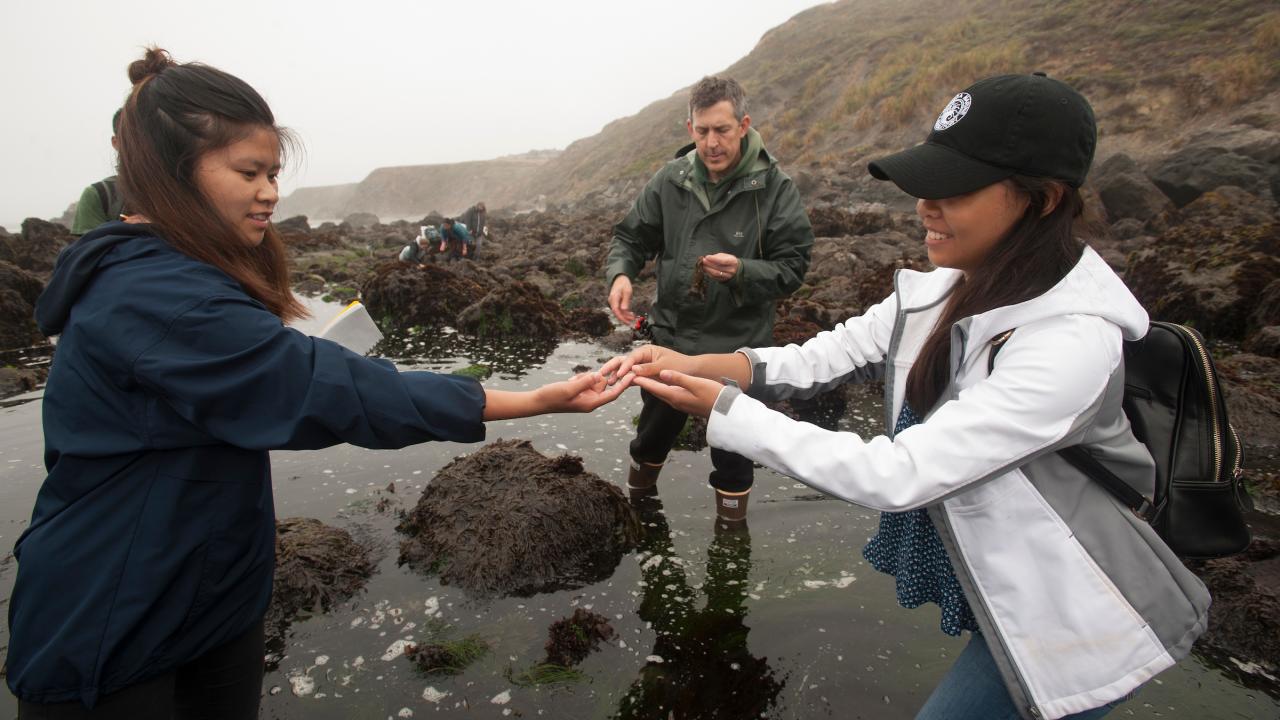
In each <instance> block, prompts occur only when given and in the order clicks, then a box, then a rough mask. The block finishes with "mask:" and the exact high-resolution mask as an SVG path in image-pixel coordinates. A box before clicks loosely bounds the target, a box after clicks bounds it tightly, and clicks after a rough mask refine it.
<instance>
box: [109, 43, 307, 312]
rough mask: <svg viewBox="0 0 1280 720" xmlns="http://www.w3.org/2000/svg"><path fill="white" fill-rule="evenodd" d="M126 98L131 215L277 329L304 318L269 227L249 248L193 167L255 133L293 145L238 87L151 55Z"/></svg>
mask: <svg viewBox="0 0 1280 720" xmlns="http://www.w3.org/2000/svg"><path fill="white" fill-rule="evenodd" d="M129 80H130V82H132V83H133V90H132V91H131V92H130V93H129V99H128V100H127V101H126V102H125V105H124V112H123V115H122V116H121V119H120V120H121V122H120V131H119V134H118V137H119V141H120V148H119V151H120V152H119V156H120V161H119V165H118V167H117V173H118V176H119V183H120V188H121V190H122V192H123V194H124V198H125V201H126V203H127V205H128V207H129V210H130V211H131V212H135V213H138V214H140V215H142V216H144V217H146V218H147V220H148V222H150V223H151V225H152V226H154V227H155V229H156V230H157V232H158V234H159V235H160V237H162V238H164V240H165V241H166V242H167V243H169V245H171V246H173V247H174V248H175V249H177V250H178V251H180V252H182V253H184V254H186V255H189V256H191V257H193V258H195V259H197V260H200V261H202V262H206V263H209V264H210V265H213V266H214V267H217V268H218V269H220V270H222V271H223V272H225V273H226V274H228V275H230V276H231V277H232V278H234V279H235V280H236V281H237V282H239V283H240V285H241V287H243V288H244V291H245V292H246V293H248V294H249V295H250V296H251V297H253V298H254V299H256V300H258V301H259V302H261V303H262V304H263V305H266V306H267V308H268V309H270V310H271V312H273V313H275V314H276V315H278V316H279V317H280V318H281V319H282V320H285V321H288V320H293V319H297V318H302V317H306V316H307V311H306V309H305V308H304V307H303V306H302V304H301V303H299V302H298V300H297V298H295V297H294V296H293V292H292V291H291V290H290V289H289V268H288V261H287V259H286V255H285V249H284V243H283V241H282V240H281V239H280V234H279V233H277V232H276V229H275V226H274V225H270V226H268V227H267V231H266V234H265V236H264V238H263V240H262V243H261V244H259V245H258V246H257V247H252V246H249V245H246V244H245V243H244V241H243V240H242V239H240V235H239V233H238V232H237V231H236V229H235V228H234V227H233V226H232V225H231V224H230V223H228V222H227V221H226V220H225V219H223V217H222V215H221V214H220V213H219V212H218V211H217V209H216V208H214V206H213V205H212V203H210V202H209V200H208V198H206V197H205V196H204V194H203V193H202V192H200V190H199V188H198V187H197V185H196V182H195V170H196V165H197V163H198V162H199V159H200V157H201V156H202V155H204V154H205V153H207V152H209V151H211V150H217V149H219V148H223V147H226V146H228V145H230V144H232V143H234V142H236V141H237V140H240V139H242V138H244V137H247V136H248V135H249V134H250V133H251V132H252V131H254V130H256V129H258V128H267V129H269V130H270V131H272V132H273V133H275V135H276V137H277V138H279V139H280V145H281V148H282V153H283V148H285V147H288V146H290V145H292V142H293V140H292V136H291V135H290V134H289V132H288V131H287V130H285V129H283V128H280V127H277V126H276V123H275V116H273V115H272V114H271V108H269V107H268V106H267V103H266V101H265V100H263V99H262V96H261V95H259V94H258V93H257V92H256V91H255V90H254V89H253V88H251V87H249V85H248V84H246V83H245V82H244V81H243V80H241V79H239V78H237V77H235V76H233V75H229V74H227V73H225V72H222V71H221V70H218V69H216V68H212V67H209V66H208V65H202V64H200V63H186V64H183V65H178V64H176V63H174V61H173V59H172V58H171V57H169V54H168V53H167V52H165V51H164V50H161V49H160V48H155V47H152V48H148V49H147V51H146V54H145V55H144V56H143V58H142V59H141V60H135V61H134V62H133V63H131V64H130V65H129Z"/></svg>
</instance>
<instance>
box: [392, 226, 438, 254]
mask: <svg viewBox="0 0 1280 720" xmlns="http://www.w3.org/2000/svg"><path fill="white" fill-rule="evenodd" d="M439 242H440V231H439V230H436V226H435V225H421V226H419V227H418V236H417V237H415V238H414V239H413V242H411V243H409V244H408V245H405V246H404V249H403V250H401V251H400V262H407V263H418V264H422V263H425V262H426V261H427V258H428V257H430V256H431V254H432V252H434V251H435V245H436V244H437V243H439Z"/></svg>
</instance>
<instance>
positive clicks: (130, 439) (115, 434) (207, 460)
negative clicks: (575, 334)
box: [7, 223, 484, 707]
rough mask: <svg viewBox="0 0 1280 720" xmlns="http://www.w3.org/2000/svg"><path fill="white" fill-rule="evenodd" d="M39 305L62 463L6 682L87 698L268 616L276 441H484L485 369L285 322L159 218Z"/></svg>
mask: <svg viewBox="0 0 1280 720" xmlns="http://www.w3.org/2000/svg"><path fill="white" fill-rule="evenodd" d="M36 320H37V322H38V323H39V325H40V327H41V330H43V331H44V332H45V333H46V334H50V335H52V334H59V333H60V334H61V338H60V339H59V342H58V346H57V351H56V352H55V354H54V361H53V367H52V370H51V371H50V374H49V381H48V385H47V387H46V390H45V396H44V436H45V467H46V469H47V471H48V477H47V478H46V479H45V481H44V484H43V485H42V486H41V488H40V492H39V495H38V496H37V498H36V505H35V510H34V511H33V512H32V516H31V524H30V525H29V526H28V527H27V529H26V531H25V532H24V533H23V534H22V536H21V537H20V538H18V542H17V546H16V547H15V549H14V556H15V557H16V558H17V559H18V573H17V578H16V581H15V586H14V590H13V596H12V598H11V601H10V604H9V630H10V641H9V656H8V678H7V679H8V684H9V688H10V689H11V690H12V691H13V693H14V694H15V695H17V696H18V697H20V698H22V699H24V700H27V701H30V702H43V703H48V702H63V701H70V700H76V699H79V700H81V701H82V702H83V703H84V704H85V705H86V706H90V707H92V705H93V704H94V703H95V702H96V701H97V699H98V697H99V696H100V695H104V694H109V693H111V692H113V691H116V690H119V689H121V688H123V687H125V686H128V685H131V684H134V683H136V682H139V681H142V680H145V679H147V678H148V677H151V676H154V675H158V674H160V673H163V672H166V671H168V670H171V669H173V668H175V667H177V666H178V665H181V664H183V663H185V662H188V661H190V660H193V659H195V658H197V657H199V656H200V655H202V654H204V653H205V652H207V651H208V650H210V649H212V648H215V647H217V646H219V645H221V644H223V643H225V642H227V641H228V640H230V639H233V638H235V637H237V636H239V635H241V634H243V633H244V632H245V631H246V630H247V629H248V628H249V627H250V626H251V625H253V624H254V623H256V622H257V621H258V620H259V619H260V618H261V617H262V616H263V614H264V613H265V612H266V608H267V601H268V599H269V598H270V595H271V576H272V571H273V568H274V553H275V510H274V507H273V504H272V497H271V469H270V464H269V458H268V455H267V451H268V450H271V449H276V448H280V449H286V448H287V449H303V448H322V447H327V446H330V445H335V444H338V443H344V442H347V443H352V444H355V445H360V446H363V447H369V448H398V447H403V446H405V445H409V444H412V443H418V442H422V441H424V440H455V441H463V442H473V441H478V440H483V439H484V425H483V423H482V416H483V411H484V391H483V389H482V388H481V387H480V385H479V384H478V383H476V382H475V381H474V380H470V379H466V378H460V377H454V376H443V375H436V374H433V373H426V372H405V373H401V372H397V371H396V369H395V368H394V367H393V366H392V364H391V363H390V362H387V361H385V360H377V359H370V358H365V357H362V356H359V355H356V354H354V353H352V352H350V351H348V350H346V349H345V348H343V347H341V346H339V345H337V344H335V343H332V342H329V341H327V340H320V339H316V338H312V337H309V336H307V335H304V334H302V333H300V332H297V331H296V330H292V329H290V328H286V327H284V326H283V325H282V324H281V322H280V319H279V318H278V317H276V316H275V315H273V314H272V313H271V312H269V311H268V310H267V308H266V307H265V306H263V305H262V304H261V303H259V302H257V301H256V300H254V299H252V298H250V297H249V296H248V295H247V294H246V293H245V292H244V290H243V289H242V288H241V287H240V285H239V284H238V283H237V282H236V281H235V280H233V279H232V278H231V277H230V276H228V275H226V274H225V273H223V272H221V271H220V270H218V269H217V268H214V267H212V266H210V265H207V264H205V263H202V262H199V261H196V260H193V259H192V258H190V257H188V256H186V255H183V254H181V253H179V252H177V251H176V250H174V249H173V248H171V247H170V246H169V245H167V244H166V243H165V242H164V241H162V240H161V239H159V238H158V237H155V235H154V233H153V231H152V230H151V229H150V228H149V227H148V226H146V225H127V224H124V223H109V224H107V225H103V226H101V227H99V228H97V229H96V230H94V231H92V232H90V233H88V234H86V235H85V236H84V237H82V238H81V239H80V240H79V241H78V242H76V243H74V244H73V245H71V246H69V247H68V248H67V249H66V250H64V251H63V252H62V254H61V255H60V256H59V258H58V262H57V266H56V267H55V269H54V273H53V277H52V278H51V280H50V281H49V285H48V287H47V288H46V289H45V292H44V294H43V295H42V296H41V297H40V300H39V303H38V304H37V307H36Z"/></svg>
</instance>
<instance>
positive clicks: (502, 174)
mask: <svg viewBox="0 0 1280 720" xmlns="http://www.w3.org/2000/svg"><path fill="white" fill-rule="evenodd" d="M557 154H558V153H556V152H547V151H540V152H534V153H529V154H526V155H519V156H514V157H505V158H498V159H496V160H481V161H475V162H462V163H452V164H448V165H405V166H401V167H386V168H378V169H376V170H374V171H373V172H371V173H369V176H368V177H366V178H365V179H364V180H361V181H360V182H358V183H351V184H347V185H328V186H323V187H304V188H299V189H298V190H296V191H295V192H293V193H292V194H290V195H289V196H288V197H286V198H284V199H283V200H281V201H280V206H279V208H278V209H277V210H276V216H277V217H280V218H286V217H293V216H295V215H306V216H307V217H309V218H313V219H317V220H325V219H341V218H345V217H346V216H348V215H350V214H352V213H356V212H369V213H373V214H374V215H377V216H378V217H379V218H383V219H387V218H391V219H394V218H416V217H422V216H424V215H426V214H428V213H430V212H432V211H438V212H441V213H445V214H456V213H460V212H462V211H463V210H465V209H466V208H468V207H470V206H471V205H472V204H473V203H475V202H477V201H481V200H483V201H484V202H485V203H486V204H487V205H488V206H489V207H511V206H517V207H518V206H528V205H531V204H532V203H534V202H536V200H537V198H536V195H535V196H532V197H531V196H530V194H529V190H528V188H529V181H530V179H531V178H532V177H533V175H534V173H535V172H536V171H537V170H538V169H539V168H541V167H542V166H543V165H545V164H546V163H547V162H548V161H549V160H551V159H552V158H554V157H555V156H556V155H557Z"/></svg>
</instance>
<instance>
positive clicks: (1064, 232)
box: [906, 175, 1084, 415]
mask: <svg viewBox="0 0 1280 720" xmlns="http://www.w3.org/2000/svg"><path fill="white" fill-rule="evenodd" d="M1010 181H1011V182H1012V184H1013V187H1014V190H1015V191H1016V192H1018V193H1021V194H1022V195H1023V197H1025V198H1026V199H1027V201H1028V202H1027V208H1026V211H1025V212H1024V213H1023V214H1022V217H1021V218H1020V219H1019V220H1018V221H1017V222H1016V223H1014V225H1013V227H1012V228H1010V230H1009V233H1008V234H1007V235H1006V236H1005V237H1004V238H1003V239H1002V240H1000V242H999V243H997V244H996V246H995V247H994V248H992V249H991V252H990V253H988V254H987V256H986V257H985V258H984V259H983V260H982V264H981V265H980V266H979V267H978V268H976V269H974V270H973V271H972V272H971V273H969V276H968V277H967V278H961V280H960V282H959V284H957V285H956V287H955V288H954V289H953V290H952V292H951V297H950V298H949V299H948V300H947V304H946V306H945V307H944V308H943V311H942V316H941V317H940V318H939V319H938V324H937V325H936V326H935V327H934V328H933V332H932V333H930V334H929V337H928V338H927V339H926V340H925V342H924V346H923V347H922V348H921V349H920V354H919V356H917V358H916V361H915V363H914V364H913V365H912V366H911V372H910V373H909V374H908V375H907V394H906V399H907V403H908V404H909V405H910V406H911V408H912V409H914V410H915V411H916V412H917V413H919V414H920V415H924V414H925V413H927V412H929V411H930V410H932V409H933V406H934V405H936V404H937V402H938V399H939V398H940V397H941V396H942V393H943V391H945V390H946V388H947V383H948V382H949V381H950V378H949V377H948V373H949V371H950V364H951V326H952V325H953V324H955V322H956V321H958V320H960V319H962V318H966V317H969V316H972V315H977V314H979V313H983V312H986V311H988V310H992V309H994V308H998V307H1003V306H1005V305H1015V304H1017V303H1020V302H1023V301H1026V300H1030V299H1031V298H1033V297H1036V296H1037V295H1042V294H1043V293H1044V292H1045V291H1047V290H1049V288H1052V287H1053V286H1054V285H1056V284H1058V281H1060V280H1062V278H1064V277H1066V275H1067V273H1068V272H1070V271H1071V268H1073V267H1075V265H1076V263H1077V262H1079V261H1080V255H1081V253H1082V252H1083V251H1084V244H1083V243H1081V242H1080V240H1078V239H1077V238H1076V236H1075V230H1076V221H1077V219H1078V218H1080V217H1081V215H1082V214H1083V212H1084V201H1083V200H1082V199H1081V197H1080V191H1079V190H1077V189H1076V188H1073V187H1068V186H1066V185H1063V184H1062V183H1060V182H1059V181H1056V180H1046V179H1043V178H1032V177H1024V176H1020V175H1015V176H1013V177H1012V178H1010ZM1058 188H1061V189H1062V197H1061V199H1060V200H1059V201H1058V204H1057V205H1056V206H1055V207H1054V208H1053V210H1051V211H1050V212H1049V213H1048V214H1045V212H1044V209H1045V208H1046V207H1048V206H1049V204H1050V202H1052V199H1053V197H1054V195H1055V193H1056V192H1057V189H1058ZM1010 329H1011V328H1010Z"/></svg>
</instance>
